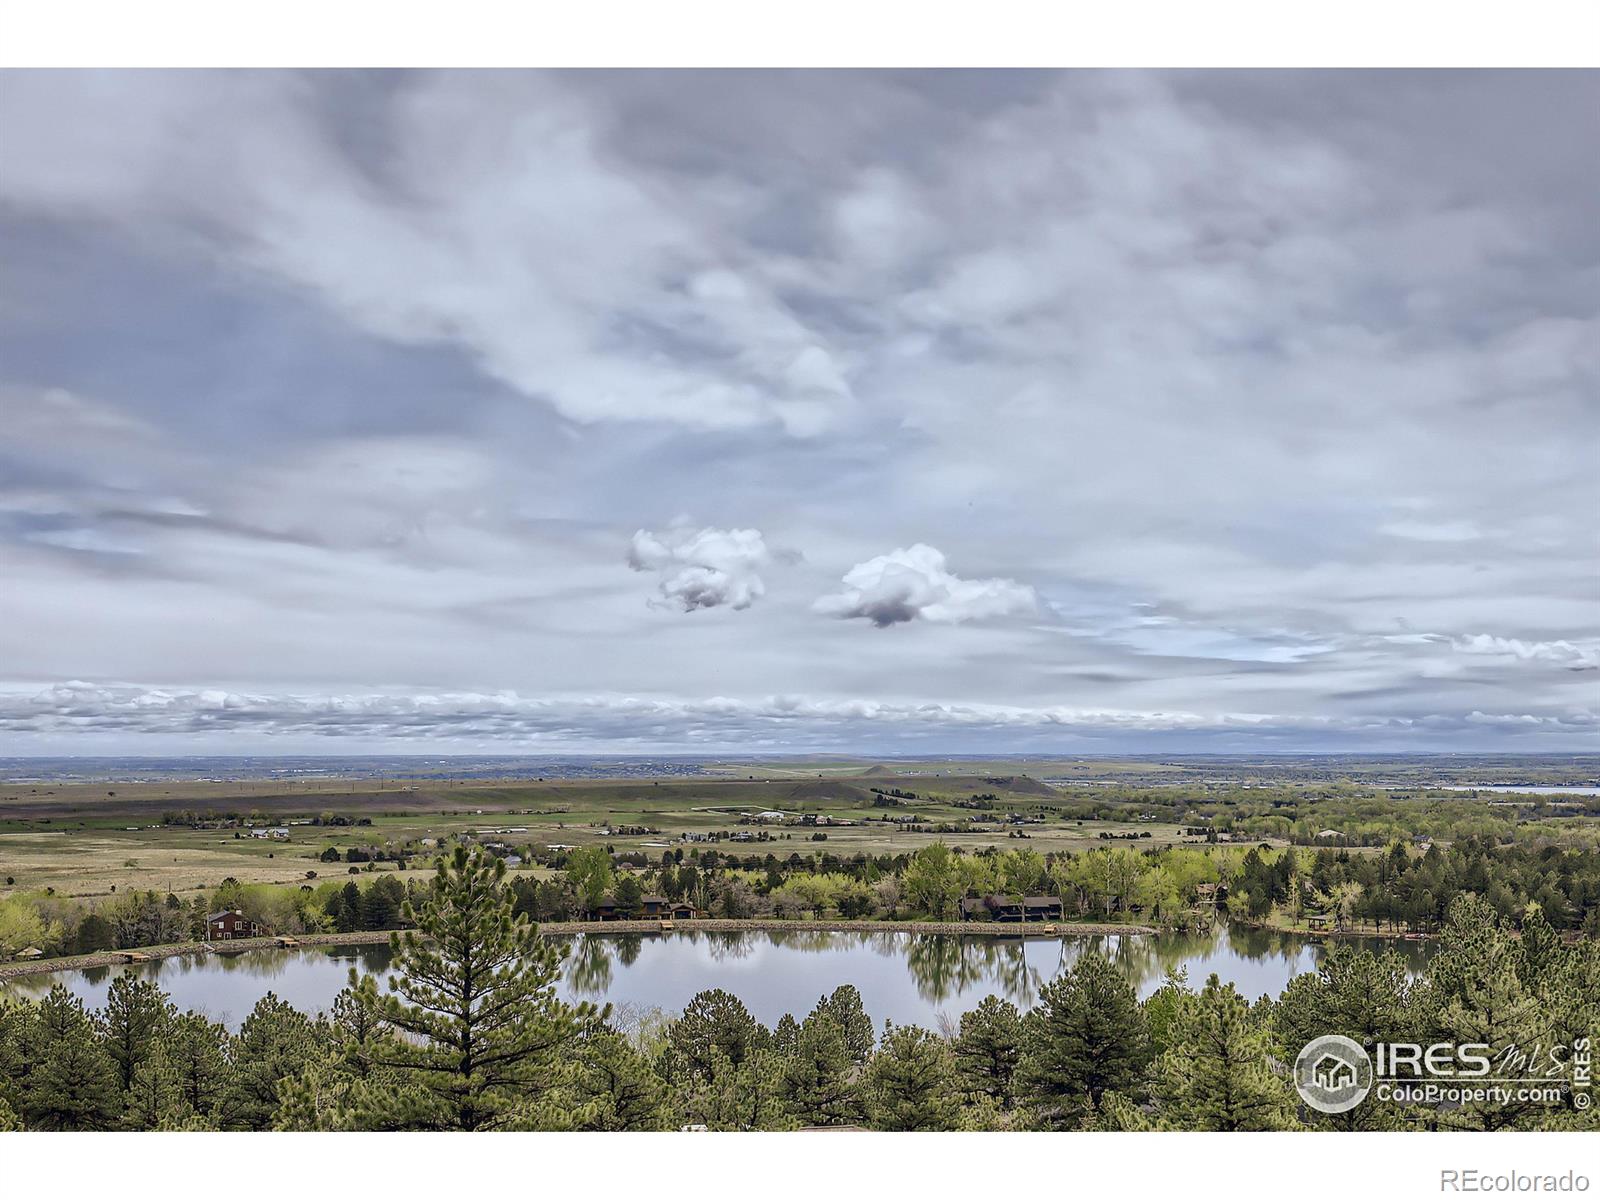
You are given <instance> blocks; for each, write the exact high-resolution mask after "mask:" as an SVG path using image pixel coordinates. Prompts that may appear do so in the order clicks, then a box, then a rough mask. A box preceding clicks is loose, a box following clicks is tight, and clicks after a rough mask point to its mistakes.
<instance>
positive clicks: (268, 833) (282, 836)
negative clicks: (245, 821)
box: [250, 825, 289, 842]
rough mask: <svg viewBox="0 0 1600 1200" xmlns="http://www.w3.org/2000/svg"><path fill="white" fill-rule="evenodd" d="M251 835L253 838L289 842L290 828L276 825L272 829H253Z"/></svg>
mask: <svg viewBox="0 0 1600 1200" xmlns="http://www.w3.org/2000/svg"><path fill="white" fill-rule="evenodd" d="M250 836H251V837H253V838H270V839H271V840H273V841H275V842H287V841H288V840H289V830H288V827H287V826H284V825H274V826H272V827H271V828H270V829H252V830H251V831H250Z"/></svg>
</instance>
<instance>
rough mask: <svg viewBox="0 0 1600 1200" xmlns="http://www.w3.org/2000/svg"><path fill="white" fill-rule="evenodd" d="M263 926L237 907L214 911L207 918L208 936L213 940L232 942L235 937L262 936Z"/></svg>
mask: <svg viewBox="0 0 1600 1200" xmlns="http://www.w3.org/2000/svg"><path fill="white" fill-rule="evenodd" d="M261 933H262V929H261V926H259V925H257V924H256V923H255V922H254V921H252V920H251V919H250V918H249V917H247V916H245V915H244V914H243V913H242V912H240V911H239V910H238V909H236V908H230V909H227V910H225V911H223V912H216V913H212V914H211V915H210V916H209V917H207V918H206V937H207V938H208V939H209V940H210V941H213V942H231V941H233V940H234V939H235V938H252V937H260V936H261Z"/></svg>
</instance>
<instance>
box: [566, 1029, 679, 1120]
mask: <svg viewBox="0 0 1600 1200" xmlns="http://www.w3.org/2000/svg"><path fill="white" fill-rule="evenodd" d="M576 1068H577V1069H576V1070H575V1072H574V1074H573V1080H572V1084H571V1089H572V1092H573V1094H574V1096H575V1097H576V1100H577V1105H578V1107H579V1108H580V1109H581V1110H582V1112H583V1114H584V1115H583V1117H582V1119H581V1120H580V1121H579V1122H578V1123H577V1128H579V1129H594V1130H607V1131H610V1130H629V1131H633V1130H651V1129H662V1128H664V1127H665V1123H666V1119H667V1104H666V1100H667V1088H666V1084H665V1082H664V1081H663V1080H662V1079H661V1077H660V1076H659V1075H657V1074H656V1073H655V1070H654V1069H653V1068H652V1067H651V1065H650V1063H649V1061H648V1060H647V1059H646V1058H645V1057H644V1055H642V1054H640V1053H639V1052H638V1051H637V1050H635V1049H634V1048H633V1047H632V1046H630V1045H629V1044H628V1042H627V1039H625V1038H624V1037H622V1035H620V1034H618V1033H616V1032H615V1031H613V1030H610V1029H601V1030H598V1031H595V1032H592V1033H590V1034H588V1035H587V1036H586V1037H585V1038H584V1039H583V1041H582V1043H581V1044H580V1045H579V1047H578V1051H577V1055H576Z"/></svg>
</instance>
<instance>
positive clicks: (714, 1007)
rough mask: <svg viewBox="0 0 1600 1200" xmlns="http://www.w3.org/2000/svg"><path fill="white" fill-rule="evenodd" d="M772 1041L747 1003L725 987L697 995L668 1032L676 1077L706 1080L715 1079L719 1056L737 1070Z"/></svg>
mask: <svg viewBox="0 0 1600 1200" xmlns="http://www.w3.org/2000/svg"><path fill="white" fill-rule="evenodd" d="M771 1041H772V1035H771V1034H769V1033H768V1032H767V1030H766V1029H765V1028H764V1027H763V1026H762V1025H761V1024H760V1022H758V1021H757V1020H756V1019H755V1018H754V1017H752V1016H751V1015H750V1010H749V1009H747V1008H746V1007H745V1006H744V1003H743V1001H741V1000H740V999H739V998H738V997H737V996H734V995H732V994H731V993H729V992H725V991H723V990H722V989H721V988H711V989H709V990H707V991H703V992H699V993H697V994H696V995H695V996H694V997H693V998H692V999H691V1000H690V1001H689V1003H688V1004H687V1005H685V1006H684V1010H683V1015H682V1016H681V1017H679V1018H678V1019H677V1020H676V1021H674V1022H673V1023H672V1025H671V1026H670V1027H669V1028H668V1030H667V1042H668V1044H669V1045H670V1046H671V1049H672V1059H673V1064H672V1065H673V1072H674V1075H685V1074H687V1075H696V1076H699V1077H700V1078H702V1079H710V1078H711V1071H712V1065H713V1055H714V1054H715V1053H720V1054H722V1055H723V1056H724V1057H726V1058H727V1059H728V1061H729V1062H731V1063H732V1064H733V1065H734V1066H736V1067H737V1066H738V1065H739V1064H740V1063H742V1062H744V1060H745V1059H746V1058H747V1057H749V1055H750V1054H751V1053H752V1052H753V1051H755V1050H758V1049H763V1048H765V1047H766V1046H768V1045H769V1044H770V1043H771Z"/></svg>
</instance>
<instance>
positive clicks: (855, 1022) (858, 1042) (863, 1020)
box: [812, 983, 878, 1066]
mask: <svg viewBox="0 0 1600 1200" xmlns="http://www.w3.org/2000/svg"><path fill="white" fill-rule="evenodd" d="M812 1011H813V1012H814V1013H827V1014H828V1016H830V1017H832V1018H833V1019H834V1020H835V1021H836V1022H838V1025H839V1032H840V1033H842V1034H843V1035H844V1044H845V1048H846V1049H847V1050H849V1051H850V1059H851V1061H852V1062H854V1063H855V1064H856V1065H857V1066H862V1065H863V1064H865V1063H866V1061H867V1059H868V1058H870V1057H871V1055H872V1048H873V1046H875V1045H876V1044H877V1040H878V1039H877V1037H876V1036H875V1034H874V1031H873V1028H872V1018H871V1017H869V1016H867V1010H866V1006H865V1005H863V1004H862V1003H861V993H860V992H859V991H858V990H857V989H856V987H855V985H854V984H849V983H844V984H840V985H839V986H838V987H836V988H834V989H833V992H832V994H830V995H827V996H824V997H822V998H821V999H820V1000H818V1001H817V1007H816V1008H815V1009H813V1010H812Z"/></svg>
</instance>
